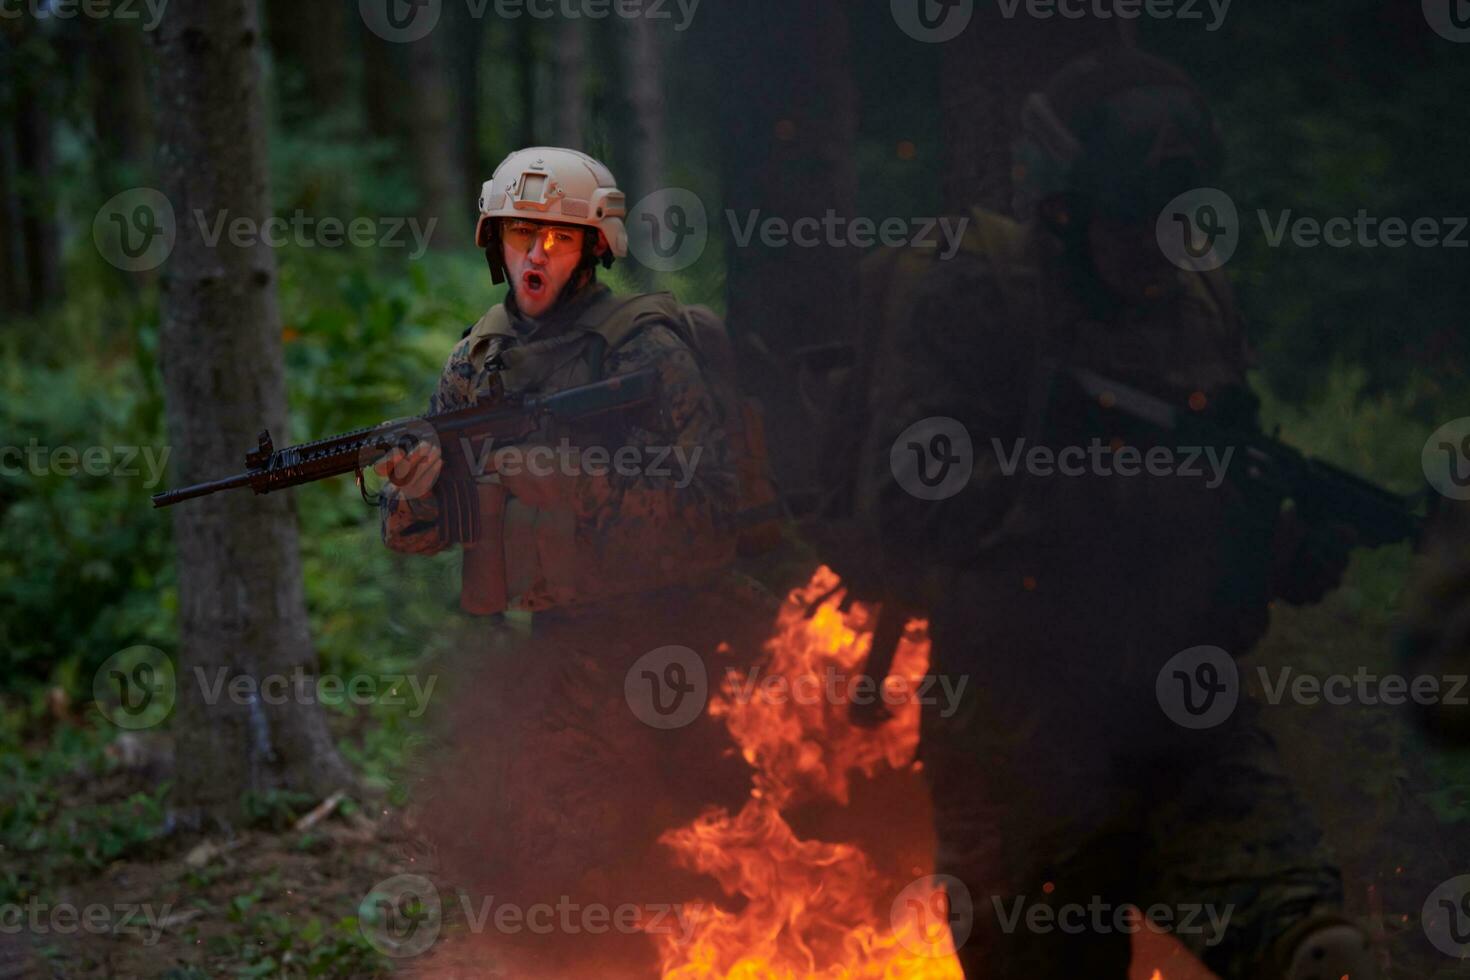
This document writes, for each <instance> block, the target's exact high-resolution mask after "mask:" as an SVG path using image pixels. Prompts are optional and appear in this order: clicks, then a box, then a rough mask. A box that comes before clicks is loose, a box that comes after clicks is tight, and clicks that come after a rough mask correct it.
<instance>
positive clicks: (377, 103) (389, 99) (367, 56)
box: [357, 17, 404, 143]
mask: <svg viewBox="0 0 1470 980" xmlns="http://www.w3.org/2000/svg"><path fill="white" fill-rule="evenodd" d="M357 22H358V31H357V36H358V42H359V44H360V45H361V47H362V88H361V92H362V110H363V115H364V116H365V117H366V119H365V120H364V121H365V122H366V124H367V131H368V132H369V133H371V134H372V135H373V136H375V137H377V138H378V139H381V140H388V141H392V142H394V143H397V142H398V140H399V137H400V135H401V132H402V130H401V128H400V125H401V120H402V116H403V113H402V112H401V111H400V104H401V102H402V100H403V96H404V87H403V85H402V78H403V71H402V68H401V59H397V58H395V57H394V56H395V54H397V53H399V49H401V48H402V45H400V44H391V43H389V42H388V41H385V40H383V39H382V38H381V37H379V36H378V35H377V34H375V33H373V32H372V31H371V30H369V29H368V27H367V25H366V23H365V22H363V20H362V18H361V17H359V18H357Z"/></svg>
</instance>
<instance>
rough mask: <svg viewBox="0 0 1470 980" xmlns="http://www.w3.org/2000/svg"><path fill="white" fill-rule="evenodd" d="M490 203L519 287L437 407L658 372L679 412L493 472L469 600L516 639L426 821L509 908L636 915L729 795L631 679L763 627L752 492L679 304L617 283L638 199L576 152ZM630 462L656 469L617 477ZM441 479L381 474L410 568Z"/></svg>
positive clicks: (497, 460)
mask: <svg viewBox="0 0 1470 980" xmlns="http://www.w3.org/2000/svg"><path fill="white" fill-rule="evenodd" d="M479 203H480V212H481V219H480V223H479V228H478V230H477V242H478V244H479V245H480V246H481V247H483V248H484V249H485V250H486V257H487V260H488V262H489V265H490V269H491V273H492V276H493V278H494V280H495V281H496V282H501V281H504V280H505V279H509V281H510V286H511V288H510V291H509V293H508V294H507V296H506V299H505V302H504V303H503V304H501V305H497V306H495V307H494V308H493V309H491V310H490V311H489V312H488V313H486V314H485V316H484V317H482V318H481V319H480V320H479V321H478V322H477V323H475V324H474V325H473V326H472V327H471V328H470V329H469V330H467V331H466V332H465V335H464V337H463V338H462V339H461V340H460V341H459V343H458V344H457V345H456V346H455V347H454V349H453V351H452V352H451V353H450V355H449V359H448V362H447V363H446V365H445V367H444V371H443V374H442V375H441V377H440V379H439V384H438V387H437V390H436V391H435V392H434V394H433V396H432V398H431V399H430V403H429V409H430V411H431V412H441V411H449V410H453V409H458V408H462V407H465V406H469V405H473V404H475V403H476V402H478V401H481V400H484V399H487V398H494V397H498V395H499V393H500V392H501V391H504V392H508V393H549V392H554V391H558V390H560V389H564V388H567V387H569V386H573V385H580V384H586V383H589V382H592V381H597V380H600V379H602V378H613V377H617V376H619V375H623V374H627V373H629V372H633V371H638V370H641V369H645V368H651V369H653V370H655V371H656V372H657V375H658V379H659V398H658V404H657V405H656V406H655V408H654V409H653V410H651V411H648V412H646V413H644V414H643V415H640V416H638V417H636V418H633V419H631V420H617V421H613V422H611V423H607V424H600V425H597V426H593V427H586V426H583V427H581V428H579V429H576V430H573V429H570V428H567V429H561V428H548V429H547V430H545V431H543V432H541V433H538V434H537V435H536V437H535V438H533V439H531V440H530V441H529V442H528V443H527V444H525V445H522V446H518V447H508V448H504V449H501V450H499V451H497V452H495V454H494V456H493V457H492V460H491V462H490V465H489V467H488V469H489V471H490V472H488V473H485V474H482V475H480V476H479V478H478V480H477V484H476V488H475V489H476V493H477V498H478V499H477V505H478V507H479V509H480V516H481V519H482V523H483V534H482V538H481V540H480V541H479V542H477V543H475V544H473V545H471V546H466V547H465V548H464V553H463V558H462V565H463V578H462V587H461V596H460V601H461V606H462V607H463V608H464V609H465V610H467V611H469V612H472V613H475V614H478V615H484V616H491V617H494V618H492V619H491V620H489V621H487V623H486V629H487V630H489V631H491V632H496V633H497V634H498V642H496V643H494V644H491V647H492V649H491V650H490V651H489V653H488V654H487V664H486V667H485V675H484V676H482V677H478V678H476V679H474V680H473V681H472V682H471V686H472V688H473V690H474V691H475V692H476V695H475V700H474V703H473V705H470V706H468V710H466V711H464V712H463V717H462V718H461V719H460V720H459V721H460V724H458V725H457V726H456V728H455V730H454V739H453V741H452V744H453V748H454V751H455V752H456V755H455V760H456V761H455V762H454V763H453V764H451V765H448V766H446V767H444V768H445V769H446V770H447V771H448V774H447V775H446V777H445V778H444V779H443V780H441V782H442V784H443V785H441V786H439V787H438V789H437V794H436V795H437V799H436V800H435V804H437V805H435V804H430V805H428V806H427V807H426V810H428V811H430V812H437V813H438V814H439V820H440V824H439V829H440V830H441V831H443V832H444V833H443V834H442V835H441V836H443V837H444V840H443V841H442V842H441V843H440V845H439V847H440V853H441V856H442V857H447V858H449V859H450V860H451V862H452V863H453V865H454V867H455V870H456V871H457V872H458V873H460V874H461V881H466V880H467V881H468V883H469V884H471V885H472V886H476V887H482V888H483V889H484V890H485V891H486V892H488V893H491V894H493V895H494V896H496V897H497V900H500V901H502V902H506V901H517V902H520V903H522V905H523V907H524V906H525V905H527V904H529V903H532V902H546V903H548V904H550V903H555V902H556V901H557V900H558V898H559V897H560V896H572V897H574V898H575V899H576V900H577V901H580V902H590V901H603V902H605V903H606V904H607V906H608V907H613V906H615V905H618V904H622V903H626V902H639V901H643V900H645V899H649V898H650V896H651V894H652V893H651V892H649V891H646V890H645V891H640V890H639V887H640V886H638V885H635V884H632V883H630V882H632V881H633V880H634V879H636V878H638V876H639V875H640V874H642V873H646V872H647V871H649V869H650V868H652V867H653V866H654V865H655V864H656V858H657V854H656V849H655V846H654V842H655V840H656V838H657V836H658V834H659V833H661V832H662V831H663V830H666V829H668V828H669V827H671V826H674V825H676V823H677V822H679V821H681V820H687V819H690V818H692V817H693V816H694V815H695V814H696V813H697V812H698V809H699V808H700V807H702V806H704V805H706V804H707V803H708V802H709V800H710V799H711V798H714V797H717V796H718V795H719V793H718V791H717V788H714V787H712V786H711V785H710V784H711V781H712V780H715V779H717V778H719V777H720V776H721V775H724V773H722V772H721V771H720V767H719V765H718V759H719V754H720V753H719V746H721V745H722V744H723V743H722V742H721V732H720V730H719V726H718V725H716V724H715V723H714V722H713V721H711V720H709V719H707V718H705V719H702V720H701V721H699V722H696V723H695V724H694V725H691V726H690V727H688V728H684V729H680V730H676V731H659V730H656V729H655V728H653V727H650V726H649V725H647V724H645V723H644V721H643V720H640V719H639V718H638V717H637V716H636V715H635V714H634V712H633V711H632V710H630V706H629V704H628V702H627V701H626V700H625V696H624V679H625V675H626V674H627V672H628V669H629V667H630V665H632V664H633V663H634V661H636V660H637V659H638V658H639V657H641V656H642V655H644V654H646V653H648V652H649V651H651V650H654V649H656V648H659V647H664V646H669V645H682V646H687V647H690V648H692V649H694V650H696V651H698V652H700V653H701V654H707V653H708V652H709V651H710V650H711V649H712V648H713V646H714V645H715V641H716V640H718V639H724V640H730V639H735V637H733V636H730V635H726V636H718V635H712V634H714V633H716V631H718V630H719V629H721V628H728V627H730V625H731V624H732V623H752V622H758V621H759V619H760V617H759V616H758V615H755V614H754V612H753V610H755V609H756V608H757V607H755V606H752V604H751V602H750V599H751V595H750V594H749V593H748V592H747V591H744V587H743V586H740V585H733V586H732V584H731V580H730V578H729V577H728V574H727V573H728V569H729V566H730V564H731V561H732V558H733V555H734V549H735V542H736V536H735V531H734V525H733V515H734V510H735V508H736V503H737V495H736V479H735V471H734V466H733V465H732V460H731V453H730V445H729V440H728V438H727V435H726V431H725V420H724V418H723V413H722V406H721V405H720V403H719V401H718V399H717V398H716V397H715V395H714V393H713V392H712V383H711V380H710V379H709V378H707V377H706V376H705V373H704V371H703V370H702V362H701V358H700V354H699V352H698V351H696V350H694V349H692V347H691V341H690V339H689V337H688V335H686V333H685V330H684V326H683V322H682V318H681V308H680V307H679V305H678V304H677V303H676V302H675V301H674V300H673V298H672V297H671V296H669V295H668V294H658V295H645V296H631V297H629V296H615V295H614V294H612V292H611V291H610V290H608V289H607V287H605V286H603V285H601V284H599V283H598V281H597V275H596V271H597V267H598V266H599V265H604V266H605V265H610V264H611V261H612V259H613V258H615V257H622V256H623V255H625V254H626V247H627V235H626V231H625V229H624V226H623V222H622V217H623V215H624V213H625V203H624V197H623V194H622V192H620V191H619V190H618V189H617V187H616V185H615V183H614V180H613V177H612V174H611V173H609V171H608V170H607V168H606V167H604V166H603V165H602V164H601V163H599V162H598V161H596V160H594V159H592V158H591V157H588V156H586V155H584V154H582V153H578V152H576V151H573V150H565V149H557V148H550V147H536V148H531V149H526V150H521V151H519V152H517V153H514V154H512V155H511V156H510V157H508V158H507V159H506V160H505V161H504V162H503V163H502V164H501V165H500V166H499V167H498V168H497V169H496V171H495V174H494V176H493V177H491V179H490V180H489V181H487V182H486V183H485V185H484V188H483V190H482V192H481V197H480V202H479ZM553 450H554V452H553ZM634 450H636V451H637V452H636V453H634ZM537 453H539V457H538V455H537ZM619 453H622V454H623V455H624V457H625V458H626V459H627V460H628V462H629V464H631V462H632V460H633V459H636V460H637V461H638V462H637V465H636V466H633V465H621V466H614V465H613V461H614V460H616V459H617V458H618V454H619ZM629 454H632V455H631V456H630V455H629ZM538 458H539V460H540V461H541V464H542V465H540V466H537V465H534V464H535V462H536V460H537V459H538ZM660 459H661V460H662V462H660ZM553 460H555V461H556V462H555V463H554V465H551V464H552V461H553ZM441 466H442V463H441V461H440V458H439V454H438V452H437V450H436V449H435V448H434V447H432V446H429V445H426V444H421V445H420V446H419V447H417V448H416V449H415V450H414V451H413V452H412V453H411V454H409V455H408V456H407V457H405V456H404V455H403V454H402V453H396V454H395V455H394V456H393V457H391V458H390V459H388V460H386V461H385V462H384V463H383V464H382V465H381V466H380V472H382V473H383V474H384V475H386V476H388V477H389V478H390V481H391V483H390V485H389V486H388V487H387V489H386V492H384V493H383V494H382V498H381V514H382V534H383V540H384V541H385V542H386V543H387V545H388V546H389V547H390V548H393V549H394V550H396V551H400V552H405V553H409V554H419V555H427V554H433V553H435V552H438V551H441V550H443V549H444V548H445V547H446V543H445V541H444V540H443V538H442V537H441V533H440V530H439V526H438V523H437V521H438V517H439V509H440V507H442V506H445V505H446V504H445V500H444V492H445V488H443V487H439V486H437V481H438V477H439V475H440V472H441ZM633 469H636V470H637V472H632V470H633ZM507 610H519V611H529V612H532V613H533V614H534V615H533V617H532V619H531V629H530V633H529V636H520V634H519V633H518V632H517V631H515V630H510V629H506V628H503V627H502V626H500V625H499V622H500V618H499V617H498V616H496V614H499V613H502V612H504V611H507ZM517 636H520V638H519V639H515V637H517ZM508 637H509V638H510V639H507V638H508ZM743 778H744V776H743V773H738V771H737V773H736V775H735V777H734V779H735V782H736V785H739V786H740V787H741V790H742V791H743V782H742V781H743ZM445 824H447V826H445ZM644 884H647V883H646V882H645V883H644ZM662 897H663V898H666V897H667V896H666V895H664V896H662ZM523 938H526V939H528V940H534V939H535V937H534V936H529V935H526V936H524V937H523ZM621 938H622V939H623V942H624V945H630V944H631V945H635V946H636V947H637V948H638V949H640V950H646V949H648V948H650V944H648V942H647V939H646V937H641V936H633V937H621ZM618 939H619V937H611V941H613V942H616V941H617V940H618ZM606 941H608V940H604V942H606ZM548 942H549V943H550V945H552V946H557V945H565V944H567V943H569V942H570V940H569V939H568V937H566V936H564V935H563V936H556V937H552V938H549V939H548ZM548 955H550V954H548ZM538 962H542V966H541V967H539V968H538V969H542V970H544V971H545V974H546V975H550V974H551V972H552V967H551V966H550V965H547V964H546V963H545V962H544V961H538Z"/></svg>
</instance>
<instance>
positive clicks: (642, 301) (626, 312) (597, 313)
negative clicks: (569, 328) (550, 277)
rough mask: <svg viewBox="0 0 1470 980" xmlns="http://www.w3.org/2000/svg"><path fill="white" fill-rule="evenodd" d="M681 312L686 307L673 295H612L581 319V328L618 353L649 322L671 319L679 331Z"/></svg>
mask: <svg viewBox="0 0 1470 980" xmlns="http://www.w3.org/2000/svg"><path fill="white" fill-rule="evenodd" d="M681 311H682V307H681V306H680V305H679V301H678V300H676V299H675V298H674V294H673V293H638V294H636V295H633V296H614V295H612V294H611V293H609V294H608V295H607V296H605V297H604V298H603V299H602V300H600V301H599V302H597V303H594V304H592V306H591V307H589V308H588V309H587V311H586V312H584V313H583V314H582V316H581V317H579V318H578V320H577V327H579V328H580V329H582V330H586V331H589V332H591V333H595V334H597V335H598V336H600V337H602V339H603V340H605V341H606V342H607V349H608V350H616V349H617V348H619V347H621V346H622V345H623V344H624V343H625V342H626V341H627V340H628V338H629V337H632V336H633V334H635V333H637V332H638V331H639V330H641V329H642V328H643V327H644V326H645V323H644V322H643V321H645V320H649V319H659V320H667V321H668V322H670V323H671V324H674V325H675V326H676V328H677V325H678V323H679V320H680V318H681Z"/></svg>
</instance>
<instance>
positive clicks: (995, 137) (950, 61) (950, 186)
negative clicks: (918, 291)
mask: <svg viewBox="0 0 1470 980" xmlns="http://www.w3.org/2000/svg"><path fill="white" fill-rule="evenodd" d="M1129 23H1130V22H1129V21H1125V20H1113V19H1109V20H1100V19H1098V18H1096V17H1092V16H1088V17H1085V18H1081V19H1077V20H1059V19H1057V18H1051V19H1047V20H1041V19H1038V18H1034V17H1010V18H1007V17H1004V16H1002V14H1001V11H1000V8H999V7H998V6H996V5H993V4H976V7H975V16H974V20H973V21H972V22H971V23H970V24H969V26H968V27H967V28H966V29H965V30H964V31H963V32H962V33H961V34H960V35H959V36H958V37H956V38H954V39H952V40H950V41H947V42H946V43H944V44H943V45H941V47H942V48H943V49H944V51H943V62H942V68H941V79H942V83H941V85H940V93H941V95H940V106H941V108H942V110H943V126H944V174H945V178H944V204H945V208H946V210H948V211H951V212H961V211H965V210H968V209H969V208H970V207H972V206H974V205H979V206H981V207H984V208H986V209H987V210H991V211H997V212H999V213H1001V214H1010V213H1011V197H1012V185H1011V143H1012V142H1013V141H1014V140H1015V138H1016V136H1017V135H1018V133H1019V131H1020V118H1021V103H1022V102H1023V101H1024V100H1025V98H1026V96H1027V95H1029V94H1030V93H1032V92H1035V91H1037V90H1039V89H1040V88H1041V87H1042V86H1043V85H1044V84H1046V82H1047V80H1048V79H1049V78H1051V76H1052V75H1053V74H1055V73H1056V72H1057V71H1058V70H1059V69H1060V68H1062V67H1063V66H1064V65H1066V64H1067V63H1068V62H1070V61H1072V60H1073V59H1074V58H1077V57H1080V56H1081V55H1083V54H1086V53H1087V52H1089V51H1095V50H1098V49H1099V48H1103V47H1108V46H1113V45H1118V44H1121V43H1123V37H1124V33H1123V31H1120V29H1119V27H1118V25H1119V24H1123V25H1129Z"/></svg>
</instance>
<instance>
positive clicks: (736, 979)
mask: <svg viewBox="0 0 1470 980" xmlns="http://www.w3.org/2000/svg"><path fill="white" fill-rule="evenodd" d="M840 584H841V583H840V580H839V579H838V577H837V576H836V575H835V574H834V573H833V572H832V571H831V570H830V569H827V568H825V567H823V568H820V569H818V570H817V572H816V573H815V574H814V575H813V576H812V579H811V581H810V582H809V583H808V584H807V585H806V586H805V587H802V588H798V589H795V590H793V592H792V593H791V595H790V596H788V597H787V600H786V603H785V605H784V606H783V607H782V609H781V612H780V614H779V616H778V618H777V622H776V630H775V634H774V635H773V637H772V638H771V640H770V641H769V642H768V643H767V644H766V647H765V652H766V656H765V658H763V660H762V662H761V664H760V666H759V667H758V668H757V669H756V671H755V672H754V673H752V674H751V675H749V676H746V677H743V678H741V677H735V676H731V677H728V678H727V679H726V681H725V683H724V685H723V687H722V692H721V695H720V696H719V697H717V698H715V699H713V701H712V702H711V708H710V710H711V713H712V714H714V715H715V716H716V717H723V718H724V719H725V724H726V726H727V727H728V728H729V730H730V734H731V735H732V736H733V738H734V740H735V743H736V745H737V746H738V747H739V749H740V751H741V753H742V755H743V756H744V758H745V760H746V761H747V762H749V763H750V764H751V766H753V767H754V768H755V770H756V772H755V776H754V780H753V784H754V785H753V787H752V789H751V797H750V799H749V800H747V801H746V803H745V805H744V807H743V808H742V809H741V811H740V812H739V813H738V814H735V815H733V816H732V815H731V814H730V813H729V812H728V811H726V810H724V809H711V810H709V811H707V812H706V813H704V814H703V815H702V816H700V817H699V818H698V819H697V820H695V821H694V823H692V824H691V825H689V826H688V827H683V828H679V829H676V830H671V831H669V832H667V833H665V834H664V836H663V837H662V839H661V840H662V842H663V843H664V844H666V845H667V846H668V847H670V848H671V849H672V850H673V851H674V854H675V856H676V858H677V860H678V861H679V862H680V863H681V864H683V865H684V866H685V867H688V868H690V869H692V870H695V871H698V872H700V873H703V874H708V875H710V876H712V877H713V878H714V879H715V880H716V881H717V882H718V883H719V884H720V887H721V888H722V889H723V890H724V892H725V893H726V895H728V896H732V897H738V898H739V899H740V900H741V902H740V903H739V904H738V911H731V910H726V909H721V908H719V907H717V906H714V905H710V904H707V905H705V906H704V909H703V911H702V912H701V913H699V914H698V915H697V916H696V920H697V926H696V928H695V930H694V933H693V936H692V939H691V940H690V941H688V942H686V943H681V942H679V940H678V939H675V938H672V937H669V936H664V935H661V936H658V937H656V938H657V939H658V941H659V944H660V958H661V961H662V976H663V978H664V980H709V978H723V980H817V978H824V980H860V978H862V980H868V978H871V980H880V978H882V980H898V978H905V980H907V978H914V980H961V977H962V973H961V971H960V967H959V962H958V960H957V959H956V958H955V956H954V950H953V947H952V945H951V941H950V937H949V933H948V930H947V929H946V928H935V927H934V923H933V922H931V921H930V920H929V919H928V918H927V916H926V913H927V911H928V910H930V909H932V908H934V907H935V905H934V900H936V899H937V900H939V901H942V896H939V895H936V894H933V893H930V894H924V895H921V896H919V897H918V900H915V893H914V886H910V887H909V888H906V889H904V891H903V893H902V895H901V896H900V898H902V897H905V896H907V897H908V898H909V901H894V902H893V904H892V906H891V907H887V908H885V907H884V906H885V905H886V904H887V903H885V902H884V901H883V898H884V897H885V896H889V897H891V896H892V895H893V894H894V893H895V892H896V891H897V886H898V885H901V884H902V882H896V881H891V880H888V879H887V876H885V875H884V874H882V873H880V872H879V871H878V870H877V869H876V868H875V866H874V864H873V862H872V861H871V860H870V859H869V857H868V855H867V854H865V853H864V852H863V850H862V849H861V848H858V847H856V846H853V845H851V844H833V843H824V842H822V841H804V840H800V839H798V838H797V836H796V834H795V833H794V832H793V831H792V829H791V827H790V826H789V825H788V824H787V822H786V820H785V818H784V817H783V816H782V811H783V810H785V809H787V808H788V807H790V806H792V805H794V804H798V803H802V802H808V801H812V800H817V799H822V798H825V799H830V800H833V801H835V802H837V803H840V804H846V803H847V802H848V798H849V790H850V783H851V779H852V776H853V774H854V773H857V774H861V775H864V776H872V775H874V774H875V773H877V772H878V771H879V770H880V769H882V768H883V767H888V768H892V769H902V768H905V767H908V766H910V765H912V764H913V758H914V751H915V749H916V748H917V746H918V740H919V702H918V700H917V699H916V698H915V697H913V696H912V694H913V693H915V692H917V691H918V685H919V684H920V682H921V681H922V678H923V677H924V674H925V672H926V670H927V668H928V662H929V639H928V630H927V624H926V623H924V622H923V621H921V620H914V621H911V622H910V623H909V624H908V626H907V629H906V630H905V633H904V637H903V639H902V640H901V641H900V643H899V646H898V650H897V651H896V653H895V655H894V662H893V668H892V670H891V672H890V676H889V679H888V682H887V684H886V685H885V689H884V690H885V692H886V694H885V696H884V703H885V704H886V706H887V707H888V709H889V710H890V711H891V712H892V715H893V717H892V718H891V719H890V720H889V721H888V722H887V724H885V725H883V726H882V727H880V728H878V729H875V730H869V729H864V728H860V727H857V726H855V725H853V724H852V723H851V721H850V720H849V718H848V701H849V698H850V697H852V696H853V695H854V694H856V695H858V696H864V695H866V696H869V697H871V696H876V694H877V692H875V691H872V690H870V689H863V688H857V687H854V679H855V678H856V677H857V676H858V675H859V674H860V672H861V668H862V665H863V664H864V662H865V660H866V658H867V655H868V650H869V648H870V646H871V643H872V629H873V625H874V613H875V610H874V609H872V608H870V607H867V606H864V605H863V604H861V603H853V604H852V605H851V607H850V608H849V609H848V610H847V611H843V610H842V608H841V604H842V600H843V598H844V593H843V592H842V590H841V589H840V588H839V586H840ZM814 604H816V609H815V611H814V612H810V610H811V608H812V606H813V605H814ZM920 887H921V889H922V888H923V887H924V886H923V884H922V883H920Z"/></svg>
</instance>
